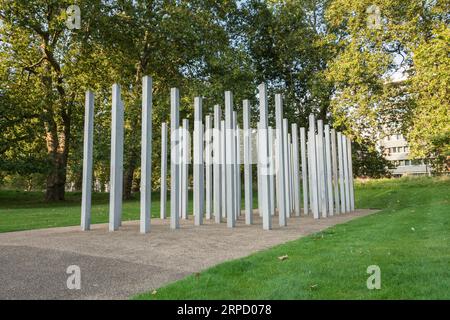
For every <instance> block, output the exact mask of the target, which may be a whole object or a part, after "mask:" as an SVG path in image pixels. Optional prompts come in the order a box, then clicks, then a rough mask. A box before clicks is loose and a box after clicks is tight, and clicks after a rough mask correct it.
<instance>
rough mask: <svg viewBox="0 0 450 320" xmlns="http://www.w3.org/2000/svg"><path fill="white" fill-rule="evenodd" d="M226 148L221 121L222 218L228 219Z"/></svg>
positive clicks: (222, 121)
mask: <svg viewBox="0 0 450 320" xmlns="http://www.w3.org/2000/svg"><path fill="white" fill-rule="evenodd" d="M226 157H227V156H226V148H225V120H221V121H220V158H221V164H220V167H221V173H222V217H223V218H225V219H226V218H227V174H226V172H227V167H226V162H227V159H226Z"/></svg>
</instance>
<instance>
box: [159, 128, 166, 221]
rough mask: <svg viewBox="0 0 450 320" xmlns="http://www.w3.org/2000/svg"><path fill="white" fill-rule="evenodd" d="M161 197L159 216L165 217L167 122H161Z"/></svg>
mask: <svg viewBox="0 0 450 320" xmlns="http://www.w3.org/2000/svg"><path fill="white" fill-rule="evenodd" d="M160 184H161V198H160V213H159V214H160V217H161V219H165V218H166V215H167V214H166V212H167V211H166V208H167V123H166V122H163V123H162V124H161V181H160Z"/></svg>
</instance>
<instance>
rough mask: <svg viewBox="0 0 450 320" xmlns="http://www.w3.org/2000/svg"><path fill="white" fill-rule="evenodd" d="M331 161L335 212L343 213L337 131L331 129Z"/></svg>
mask: <svg viewBox="0 0 450 320" xmlns="http://www.w3.org/2000/svg"><path fill="white" fill-rule="evenodd" d="M331 160H332V165H333V169H332V170H333V189H334V205H335V212H336V213H337V214H339V213H341V206H340V203H339V180H338V167H337V163H338V160H337V145H336V130H334V129H331Z"/></svg>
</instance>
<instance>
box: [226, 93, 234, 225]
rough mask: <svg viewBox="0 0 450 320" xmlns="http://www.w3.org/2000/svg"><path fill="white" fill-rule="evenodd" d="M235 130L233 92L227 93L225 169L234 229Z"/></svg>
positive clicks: (229, 223) (229, 220) (229, 215)
mask: <svg viewBox="0 0 450 320" xmlns="http://www.w3.org/2000/svg"><path fill="white" fill-rule="evenodd" d="M233 133H234V130H233V95H232V93H231V91H226V92H225V150H226V151H225V161H226V163H225V168H226V176H227V179H226V188H227V190H226V196H227V198H226V202H227V205H226V206H227V213H226V214H227V226H228V228H234V226H235V223H236V221H235V216H236V215H235V210H236V206H235V196H236V194H235V192H234V188H233V187H234V185H235V181H234V180H235V173H234V163H233V162H234V157H235V146H234V134H233Z"/></svg>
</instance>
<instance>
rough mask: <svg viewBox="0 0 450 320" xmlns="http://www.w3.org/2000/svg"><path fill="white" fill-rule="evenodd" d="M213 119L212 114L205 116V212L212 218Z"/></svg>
mask: <svg viewBox="0 0 450 320" xmlns="http://www.w3.org/2000/svg"><path fill="white" fill-rule="evenodd" d="M212 149H213V148H212V121H211V116H210V115H207V116H206V117H205V190H206V192H205V212H206V219H207V220H210V219H211V213H212V204H213V203H212V195H213V190H212V184H213V183H212Z"/></svg>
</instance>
